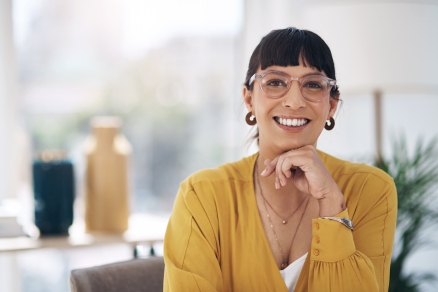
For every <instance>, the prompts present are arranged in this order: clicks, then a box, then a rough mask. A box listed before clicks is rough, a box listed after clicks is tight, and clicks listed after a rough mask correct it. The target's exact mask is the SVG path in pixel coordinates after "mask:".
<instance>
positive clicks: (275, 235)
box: [255, 162, 310, 270]
mask: <svg viewBox="0 0 438 292" xmlns="http://www.w3.org/2000/svg"><path fill="white" fill-rule="evenodd" d="M255 170H256V175H257V177H256V180H257V184H258V186H259V189H260V194H261V195H262V198H263V202H264V206H265V211H266V216H267V217H268V220H269V224H270V225H271V229H272V232H273V233H274V238H275V241H276V242H277V245H278V247H279V249H280V253H281V260H282V262H281V266H280V268H281V269H282V270H284V269H285V268H286V267H287V266H288V265H289V258H287V259H286V258H285V256H284V252H283V248H282V247H281V244H280V242H279V241H278V238H277V233H276V232H275V227H274V224H272V221H271V216H270V215H269V212H268V208H267V206H266V203H267V201H266V199H265V196H263V191H262V187H261V184H260V180H259V178H258V166H257V162H256V169H255ZM309 200H310V197H309V196H307V203H306V207H305V208H304V211H303V213H302V214H301V217H300V221H299V222H298V226H297V229H295V232H294V235H293V237H292V242H291V244H290V246H291V247H290V248H291V249H292V246H293V244H294V241H295V236H296V235H297V232H298V229H299V228H300V225H301V221H302V219H303V217H304V213H306V210H307V205H308V204H309ZM271 208H272V207H271ZM272 210H274V209H272ZM274 212H275V210H274ZM277 215H278V214H277ZM283 224H284V223H283ZM289 253H290V250H289Z"/></svg>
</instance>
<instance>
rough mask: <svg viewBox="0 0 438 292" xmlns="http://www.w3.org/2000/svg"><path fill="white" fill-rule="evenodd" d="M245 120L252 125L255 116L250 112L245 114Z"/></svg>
mask: <svg viewBox="0 0 438 292" xmlns="http://www.w3.org/2000/svg"><path fill="white" fill-rule="evenodd" d="M245 121H246V123H247V124H248V125H250V126H254V125H255V124H257V119H256V117H255V116H253V115H252V112H249V113H247V114H246V117H245Z"/></svg>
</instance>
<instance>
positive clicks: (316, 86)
mask: <svg viewBox="0 0 438 292" xmlns="http://www.w3.org/2000/svg"><path fill="white" fill-rule="evenodd" d="M303 87H307V88H311V89H320V88H322V87H323V86H322V84H321V83H319V82H315V81H310V82H306V83H305V84H304V86H303Z"/></svg>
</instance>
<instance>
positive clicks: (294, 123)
mask: <svg viewBox="0 0 438 292" xmlns="http://www.w3.org/2000/svg"><path fill="white" fill-rule="evenodd" d="M274 120H275V121H276V122H277V123H279V124H280V125H283V126H287V127H301V126H304V125H305V124H307V123H309V122H310V120H308V119H286V118H280V117H274Z"/></svg>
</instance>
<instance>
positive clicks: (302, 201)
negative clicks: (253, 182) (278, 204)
mask: <svg viewBox="0 0 438 292" xmlns="http://www.w3.org/2000/svg"><path fill="white" fill-rule="evenodd" d="M259 188H260V194H261V195H262V197H263V200H264V201H265V203H266V204H268V206H269V208H271V209H272V211H274V213H275V214H277V216H278V217H280V219H281V223H283V224H287V222H288V221H289V218H290V217H292V216H293V215H294V214H295V213H296V212H297V211H298V209H300V207H301V205H302V204H303V203H304V200H305V199H306V198H307V196H304V198H303V199H302V200H301V202H300V204H299V205H298V207H297V208H296V209H295V210H294V211H293V212H292V213H291V214H290V215H289V216H287V217H286V218H285V219H283V217H282V216H281V215H280V214H278V212H277V211H275V209H274V208H273V207H272V206H271V204H269V202H268V200H266V198H265V196H264V195H263V192H262V191H261V186H260V183H259Z"/></svg>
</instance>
